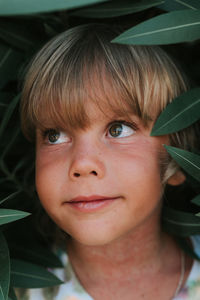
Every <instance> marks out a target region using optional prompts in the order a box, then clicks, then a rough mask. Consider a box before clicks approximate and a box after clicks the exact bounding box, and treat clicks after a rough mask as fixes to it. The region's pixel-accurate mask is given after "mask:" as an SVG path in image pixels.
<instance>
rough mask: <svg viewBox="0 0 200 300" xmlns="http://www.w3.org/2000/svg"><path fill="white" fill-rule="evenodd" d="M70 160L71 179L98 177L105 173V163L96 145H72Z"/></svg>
mask: <svg viewBox="0 0 200 300" xmlns="http://www.w3.org/2000/svg"><path fill="white" fill-rule="evenodd" d="M73 148H74V149H73V154H72V160H71V164H70V168H69V177H70V178H71V180H73V181H74V180H78V179H81V178H86V177H90V178H98V179H101V178H103V177H104V175H105V165H104V162H103V160H102V153H101V151H100V149H99V148H98V147H97V145H92V144H91V143H87V144H86V143H79V145H76V146H74V147H73Z"/></svg>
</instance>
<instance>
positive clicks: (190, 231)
mask: <svg viewBox="0 0 200 300" xmlns="http://www.w3.org/2000/svg"><path fill="white" fill-rule="evenodd" d="M180 201H181V199H180ZM162 220H163V226H164V228H165V230H166V231H168V232H169V233H171V234H174V235H177V236H182V237H186V236H190V235H194V234H199V233H200V218H198V217H196V216H195V215H194V214H192V213H186V212H182V211H177V210H175V209H172V208H169V207H164V210H163V216H162Z"/></svg>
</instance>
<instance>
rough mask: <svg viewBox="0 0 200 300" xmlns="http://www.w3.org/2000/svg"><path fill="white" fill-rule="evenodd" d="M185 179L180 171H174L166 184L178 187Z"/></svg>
mask: <svg viewBox="0 0 200 300" xmlns="http://www.w3.org/2000/svg"><path fill="white" fill-rule="evenodd" d="M185 179H186V177H185V175H184V174H183V172H181V171H180V170H178V171H176V173H175V174H174V175H172V176H171V177H170V178H169V179H168V180H167V183H168V184H170V185H180V184H182V183H183V182H184V181H185Z"/></svg>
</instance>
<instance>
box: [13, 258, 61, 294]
mask: <svg viewBox="0 0 200 300" xmlns="http://www.w3.org/2000/svg"><path fill="white" fill-rule="evenodd" d="M61 283H63V282H62V281H61V280H60V279H58V278H57V277H56V276H55V275H53V274H52V273H50V272H48V271H47V270H46V269H45V268H43V267H40V266H38V265H34V264H31V263H28V262H25V261H22V260H15V259H13V260H11V285H12V286H14V287H21V288H43V287H48V286H54V285H58V284H61Z"/></svg>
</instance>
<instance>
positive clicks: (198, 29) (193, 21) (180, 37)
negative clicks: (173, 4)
mask: <svg viewBox="0 0 200 300" xmlns="http://www.w3.org/2000/svg"><path fill="white" fill-rule="evenodd" d="M199 38H200V10H198V11H194V10H191V9H187V10H179V11H173V12H170V13H166V14H162V15H159V16H157V17H154V18H152V19H150V20H147V21H145V22H143V23H141V24H139V25H137V26H134V27H132V28H131V29H129V30H127V31H125V32H124V33H122V34H121V35H119V36H118V37H117V38H115V39H114V40H113V41H112V42H114V43H120V44H135V45H162V44H170V43H173V44H174V43H181V42H189V41H194V40H196V39H199Z"/></svg>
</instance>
